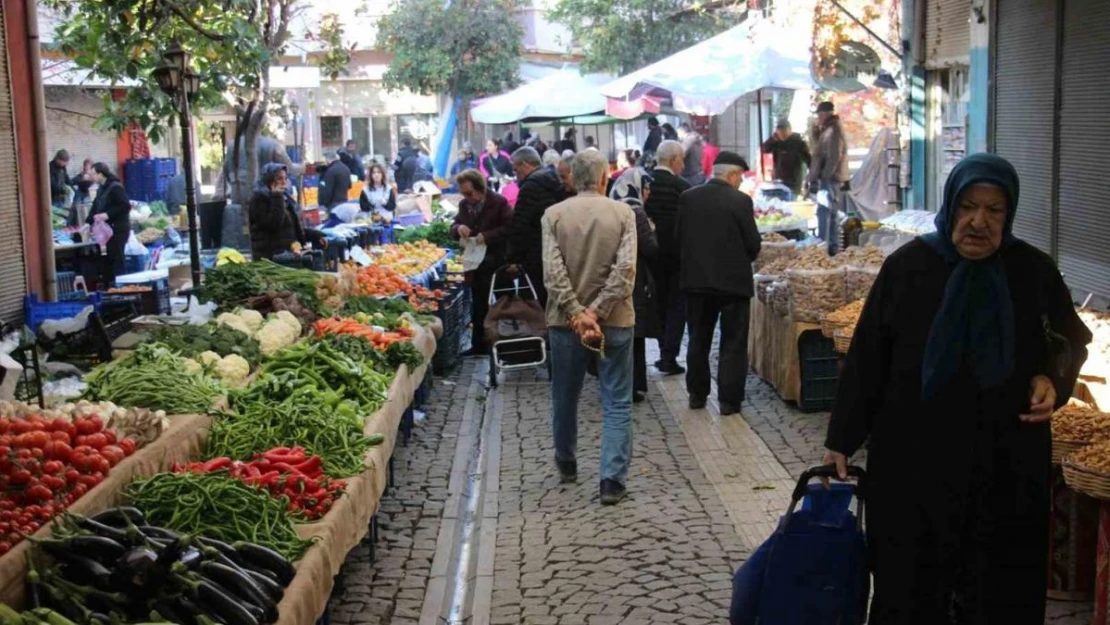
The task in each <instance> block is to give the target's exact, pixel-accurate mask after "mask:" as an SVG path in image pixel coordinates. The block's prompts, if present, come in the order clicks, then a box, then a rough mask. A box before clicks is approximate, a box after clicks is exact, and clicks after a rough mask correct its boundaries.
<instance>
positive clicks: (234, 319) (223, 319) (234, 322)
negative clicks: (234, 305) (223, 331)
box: [216, 313, 253, 336]
mask: <svg viewBox="0 0 1110 625" xmlns="http://www.w3.org/2000/svg"><path fill="white" fill-rule="evenodd" d="M216 323H218V324H220V325H223V326H227V327H229V328H233V329H235V330H238V331H240V332H242V333H243V334H246V335H247V336H250V335H251V334H253V332H252V331H251V328H250V326H249V325H247V323H246V322H245V321H243V319H242V318H241V317H239V316H238V315H235V314H233V313H223V314H221V315H220V316H219V317H216Z"/></svg>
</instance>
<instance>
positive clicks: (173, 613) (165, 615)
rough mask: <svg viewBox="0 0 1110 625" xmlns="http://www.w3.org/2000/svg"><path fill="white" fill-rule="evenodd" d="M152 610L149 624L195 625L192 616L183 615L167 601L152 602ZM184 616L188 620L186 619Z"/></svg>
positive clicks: (181, 611) (175, 606)
mask: <svg viewBox="0 0 1110 625" xmlns="http://www.w3.org/2000/svg"><path fill="white" fill-rule="evenodd" d="M152 608H153V610H152V611H151V613H150V622H151V623H179V624H180V625H193V623H195V621H194V620H193V619H192V615H186V614H183V610H181V609H180V608H178V607H177V605H175V604H174V603H173V602H172V601H170V600H169V599H159V600H157V601H155V602H153V603H152ZM186 616H188V617H189V618H188V619H187V618H186Z"/></svg>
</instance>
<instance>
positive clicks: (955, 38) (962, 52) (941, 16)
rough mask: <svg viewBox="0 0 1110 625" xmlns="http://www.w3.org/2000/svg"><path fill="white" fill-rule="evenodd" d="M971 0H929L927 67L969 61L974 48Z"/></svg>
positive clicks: (927, 4) (927, 0)
mask: <svg viewBox="0 0 1110 625" xmlns="http://www.w3.org/2000/svg"><path fill="white" fill-rule="evenodd" d="M970 15H971V0H926V6H925V66H926V67H928V68H930V69H935V68H940V67H944V66H946V65H950V64H953V63H962V64H967V59H968V54H969V50H970V48H971V25H970V24H969V23H968V16H970Z"/></svg>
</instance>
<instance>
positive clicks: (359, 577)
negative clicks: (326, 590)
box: [329, 363, 474, 625]
mask: <svg viewBox="0 0 1110 625" xmlns="http://www.w3.org/2000/svg"><path fill="white" fill-rule="evenodd" d="M473 366H474V365H473V363H466V364H465V365H464V367H463V368H462V371H460V373H459V374H458V377H460V378H461V377H463V376H466V375H468V374H469V372H470V371H471V370H472V369H473ZM467 392H468V387H467V386H466V385H460V384H456V383H454V382H453V381H452V380H447V381H446V382H444V381H443V380H437V384H436V392H435V393H434V394H433V396H432V398H431V399H430V401H429V404H428V406H427V416H426V417H425V419H424V421H423V423H422V424H420V425H418V426H417V427H416V428H415V429H414V430H413V434H412V438H411V440H410V441H409V444H408V446H407V447H403V446H401V444H400V442H398V445H397V448H396V450H395V451H394V453H393V458H394V460H393V463H394V471H395V473H394V481H395V482H394V487H393V488H390V489H389V490H388V491H387V493H386V495H385V496H384V497H383V498H382V503H381V509H380V511H379V513H378V519H379V533H380V540H379V541H378V544H377V553H376V556H377V558H376V560H375V561H374V562H371V560H370V549H369V541H363V544H362V545H360V546H359V547H357V548H356V549H354V550H353V551H352V552H351V553H350V555H349V556H348V557H347V561H346V563H344V565H343V570H342V572H341V573H340V578H339V580H338V584H337V586H336V589H335V591H334V592H333V593H332V598H331V602H330V605H329V609H330V612H331V622H332V623H335V624H336V625H347V624H348V623H350V624H363V623H365V624H367V625H379V624H380V625H386V624H391V625H415V624H416V623H418V622H419V618H420V611H421V607H422V605H423V603H424V594H425V590H426V588H427V585H428V577H429V572H430V569H431V563H432V556H433V554H434V553H435V549H436V537H437V536H438V534H439V527H440V519H441V517H442V514H443V507H444V502H445V501H446V500H447V480H448V475H449V474H450V472H451V463H452V459H453V458H454V455H455V437H456V434H457V432H458V430H459V427H460V425H461V423H462V415H463V410H462V406H463V405H464V404H465V403H466V400H467Z"/></svg>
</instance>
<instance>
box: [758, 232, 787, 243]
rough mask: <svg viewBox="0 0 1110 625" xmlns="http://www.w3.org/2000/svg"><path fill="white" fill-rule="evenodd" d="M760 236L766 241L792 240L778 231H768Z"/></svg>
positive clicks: (782, 241)
mask: <svg viewBox="0 0 1110 625" xmlns="http://www.w3.org/2000/svg"><path fill="white" fill-rule="evenodd" d="M760 238H762V239H763V242H764V243H786V242H787V241H789V240H790V239H787V238H786V237H784V236H782V235H781V234H779V233H777V232H767V233H765V234H763V235H762V236H761V237H760Z"/></svg>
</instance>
